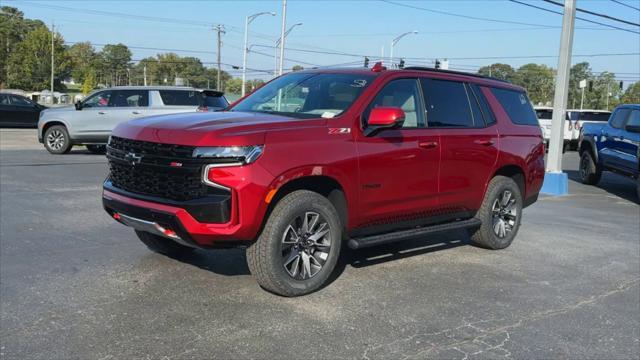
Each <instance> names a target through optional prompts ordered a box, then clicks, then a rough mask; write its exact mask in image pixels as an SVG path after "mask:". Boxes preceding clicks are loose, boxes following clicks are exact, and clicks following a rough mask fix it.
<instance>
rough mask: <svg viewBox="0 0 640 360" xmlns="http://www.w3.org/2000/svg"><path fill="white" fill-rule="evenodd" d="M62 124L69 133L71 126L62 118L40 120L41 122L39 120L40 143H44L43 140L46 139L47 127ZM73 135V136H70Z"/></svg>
mask: <svg viewBox="0 0 640 360" xmlns="http://www.w3.org/2000/svg"><path fill="white" fill-rule="evenodd" d="M52 123H53V124H61V125H64V127H66V128H67V131H69V124H68V123H67V122H66V121H65V120H63V119H62V118H58V117H52V118H49V119H48V118H46V117H45V118H40V120H38V141H39V142H40V143H42V142H43V138H44V129H45V128H46V127H48V125H49V124H52ZM69 135H71V134H69Z"/></svg>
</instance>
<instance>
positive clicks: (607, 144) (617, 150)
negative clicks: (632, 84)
mask: <svg viewBox="0 0 640 360" xmlns="http://www.w3.org/2000/svg"><path fill="white" fill-rule="evenodd" d="M630 114H631V109H629V108H620V109H618V110H616V111H615V112H614V113H613V115H611V119H610V120H609V126H605V127H604V128H603V129H602V135H601V138H600V143H601V146H600V148H601V149H602V150H600V157H601V161H602V164H603V165H604V166H606V167H609V168H614V169H622V168H624V160H623V157H624V146H623V144H624V136H625V131H624V125H625V123H626V122H627V118H629V115H630Z"/></svg>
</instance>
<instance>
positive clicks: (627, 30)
mask: <svg viewBox="0 0 640 360" xmlns="http://www.w3.org/2000/svg"><path fill="white" fill-rule="evenodd" d="M509 1H510V2H512V3H515V4H520V5H524V6H528V7H530V8H534V9H538V10H542V11H546V12H550V13H553V14H559V15H563V14H562V12H560V11H555V10H551V9H547V8H543V7H541V6H536V5H532V4H529V3H526V2H522V1H518V0H509ZM543 1H546V0H543ZM556 4H557V5H561V6H563V5H562V4H558V3H556ZM576 19H578V20H581V21H586V22H589V23H592V24H597V25H601V26H606V27H608V28H611V29H615V30H621V31H626V32H630V33H632V34H640V32H637V31H633V30H630V29H625V28H621V27H618V26H614V25H609V24H605V23H601V22H598V21H594V20H589V19H585V18H582V17H578V16H576Z"/></svg>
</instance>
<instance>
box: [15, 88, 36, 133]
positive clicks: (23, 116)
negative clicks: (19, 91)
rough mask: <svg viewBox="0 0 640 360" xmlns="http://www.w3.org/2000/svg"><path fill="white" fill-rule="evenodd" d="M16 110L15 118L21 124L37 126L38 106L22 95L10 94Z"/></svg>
mask: <svg viewBox="0 0 640 360" xmlns="http://www.w3.org/2000/svg"><path fill="white" fill-rule="evenodd" d="M9 100H10V102H11V106H12V108H13V112H14V120H15V122H17V125H19V126H28V127H31V126H35V125H36V124H37V123H38V114H39V111H38V107H37V105H36V104H34V103H33V102H31V101H29V100H27V99H26V98H24V97H22V96H17V95H9Z"/></svg>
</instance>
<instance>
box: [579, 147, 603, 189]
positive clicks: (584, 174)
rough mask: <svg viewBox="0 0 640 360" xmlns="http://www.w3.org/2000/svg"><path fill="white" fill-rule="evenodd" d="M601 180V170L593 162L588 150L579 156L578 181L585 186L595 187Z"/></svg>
mask: <svg viewBox="0 0 640 360" xmlns="http://www.w3.org/2000/svg"><path fill="white" fill-rule="evenodd" d="M600 178H602V170H601V169H600V167H599V166H598V164H596V162H595V161H594V160H593V157H592V156H591V153H590V152H589V150H585V151H583V152H582V154H580V181H582V183H583V184H587V185H596V184H597V183H599V182H600Z"/></svg>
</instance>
